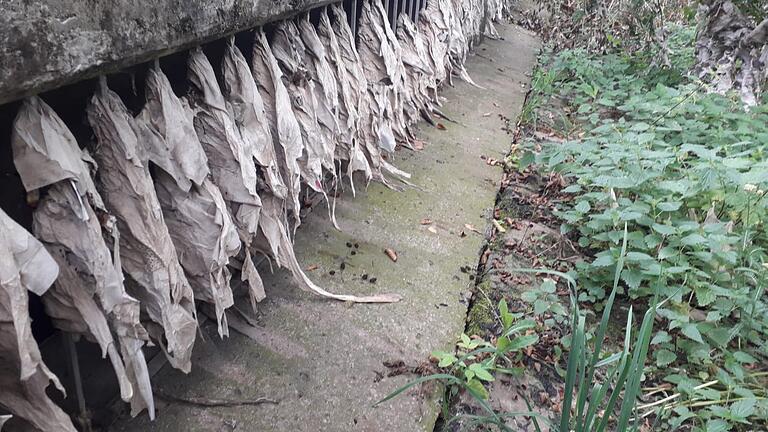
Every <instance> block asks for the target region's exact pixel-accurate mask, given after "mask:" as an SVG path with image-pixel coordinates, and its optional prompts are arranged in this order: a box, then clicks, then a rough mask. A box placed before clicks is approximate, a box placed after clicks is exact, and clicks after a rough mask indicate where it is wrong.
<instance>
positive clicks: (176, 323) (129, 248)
mask: <svg viewBox="0 0 768 432" xmlns="http://www.w3.org/2000/svg"><path fill="white" fill-rule="evenodd" d="M87 113H88V120H89V122H90V124H91V127H92V128H93V131H94V134H95V135H96V139H97V143H98V148H97V151H96V154H95V158H96V160H97V162H98V163H99V167H100V169H99V173H100V175H99V190H100V192H101V194H102V196H103V197H104V201H105V204H106V207H107V209H108V210H109V211H110V212H111V213H112V214H114V215H115V217H116V218H117V225H118V228H119V229H120V235H121V246H122V248H121V250H120V257H121V263H122V267H123V270H124V271H125V272H126V273H128V274H129V275H130V276H131V279H132V283H131V284H128V286H127V288H128V290H129V292H130V293H131V294H132V295H134V296H135V297H136V298H137V299H139V301H140V302H141V306H142V309H143V310H145V311H146V312H147V315H148V317H149V319H150V320H151V322H148V323H147V329H148V330H149V332H150V335H152V337H153V338H154V340H155V341H156V342H157V343H158V344H159V345H160V346H161V348H162V349H163V351H164V352H165V353H166V356H167V357H168V361H169V362H170V363H171V365H172V366H173V367H175V368H177V369H180V370H182V371H183V372H185V373H186V372H189V370H190V367H191V361H190V359H191V355H192V347H193V345H194V342H195V334H196V330H197V318H196V314H195V308H194V306H195V305H194V295H193V293H192V288H191V287H190V286H189V282H188V281H187V278H186V276H185V275H184V270H183V269H182V267H181V265H180V264H179V260H178V258H177V256H176V249H175V247H174V245H173V241H172V240H171V236H170V234H169V233H168V228H167V226H166V225H165V220H164V218H163V213H162V209H161V207H160V203H159V202H158V199H157V194H156V193H155V189H154V185H153V183H152V179H151V177H150V175H149V169H148V165H147V160H146V155H145V152H146V149H145V146H144V143H143V142H140V140H141V139H142V136H143V135H144V132H142V130H141V126H140V125H139V124H138V123H137V122H136V121H135V119H134V118H133V117H132V116H131V115H130V113H129V112H128V110H127V109H126V107H125V105H123V102H122V101H121V100H120V98H119V96H118V95H117V94H115V93H114V92H112V91H111V90H110V89H109V88H108V87H107V84H106V79H104V78H102V79H101V85H100V88H99V89H98V90H97V92H96V94H95V95H94V96H93V97H92V98H91V103H90V104H89V105H88V108H87Z"/></svg>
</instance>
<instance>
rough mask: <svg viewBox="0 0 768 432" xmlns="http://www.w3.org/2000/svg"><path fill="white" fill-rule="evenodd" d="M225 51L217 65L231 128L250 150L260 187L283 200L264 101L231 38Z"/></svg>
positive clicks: (246, 64) (280, 179)
mask: <svg viewBox="0 0 768 432" xmlns="http://www.w3.org/2000/svg"><path fill="white" fill-rule="evenodd" d="M226 50H227V51H226V53H225V55H224V58H223V59H222V63H221V68H222V75H223V78H224V88H223V90H224V97H225V99H226V100H227V102H228V103H229V108H230V109H231V110H232V116H233V117H234V120H235V124H236V125H237V127H238V130H239V131H240V136H241V137H242V139H243V141H244V142H245V145H246V146H248V147H249V148H250V150H249V153H251V154H252V155H253V157H254V158H255V159H256V163H257V164H258V166H259V168H260V170H261V172H262V174H263V175H262V177H263V179H264V185H265V186H266V187H267V189H268V190H269V192H270V193H272V194H273V195H275V196H277V197H279V198H282V199H287V198H288V188H287V187H286V185H285V183H284V182H283V178H282V175H281V174H280V168H279V164H278V159H277V151H276V150H275V146H274V142H273V139H272V131H271V130H270V128H269V118H268V117H267V113H266V111H265V108H264V100H263V99H262V97H261V94H260V93H259V89H258V86H257V84H256V82H255V81H254V79H253V74H252V72H251V69H250V66H249V65H248V62H247V61H246V59H245V56H243V53H241V52H240V50H239V49H238V48H237V47H236V46H235V45H234V38H231V39H230V40H229V43H228V44H227V48H226Z"/></svg>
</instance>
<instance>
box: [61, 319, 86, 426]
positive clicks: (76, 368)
mask: <svg viewBox="0 0 768 432" xmlns="http://www.w3.org/2000/svg"><path fill="white" fill-rule="evenodd" d="M64 341H65V342H64V343H65V344H66V346H67V351H69V367H70V368H71V369H72V381H74V384H75V395H77V408H78V409H79V410H80V416H81V419H82V420H87V419H88V409H87V408H86V406H85V394H84V393H83V379H82V376H81V375H80V361H79V359H78V357H77V347H76V346H75V339H74V338H72V335H71V334H69V333H65V334H64Z"/></svg>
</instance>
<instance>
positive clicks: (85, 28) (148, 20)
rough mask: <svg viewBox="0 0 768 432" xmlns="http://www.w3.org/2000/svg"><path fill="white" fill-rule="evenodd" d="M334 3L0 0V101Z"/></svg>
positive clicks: (291, 0) (292, 0)
mask: <svg viewBox="0 0 768 432" xmlns="http://www.w3.org/2000/svg"><path fill="white" fill-rule="evenodd" d="M332 2H333V0H152V1H136V0H35V1H29V0H0V104H2V103H6V102H10V101H13V100H16V99H20V98H22V97H25V96H28V95H30V94H35V93H39V92H41V91H45V90H50V89H52V88H55V87H59V86H62V85H65V84H69V83H73V82H75V81H79V80H82V79H85V78H90V77H93V76H96V75H98V74H101V73H104V72H114V71H116V70H119V69H122V68H125V67H127V66H131V65H134V64H137V63H141V62H144V61H147V60H150V59H152V58H155V57H158V56H162V55H165V54H169V53H172V52H176V51H180V50H183V49H185V48H188V47H190V46H193V45H197V44H200V43H203V42H207V41H210V40H213V39H218V38H221V37H223V36H226V35H228V34H232V33H236V32H238V31H241V30H244V29H248V28H252V27H256V26H258V25H260V24H264V23H266V22H269V21H274V20H277V19H281V18H285V17H287V16H290V15H294V14H296V13H299V12H302V11H305V10H308V9H311V8H314V7H318V6H322V5H325V4H328V3H332Z"/></svg>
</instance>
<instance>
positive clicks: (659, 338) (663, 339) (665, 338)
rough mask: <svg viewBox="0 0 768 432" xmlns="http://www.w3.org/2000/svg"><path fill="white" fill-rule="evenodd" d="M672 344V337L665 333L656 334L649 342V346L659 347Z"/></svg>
mask: <svg viewBox="0 0 768 432" xmlns="http://www.w3.org/2000/svg"><path fill="white" fill-rule="evenodd" d="M668 342H672V336H670V335H669V333H667V332H665V331H660V332H657V333H656V334H655V335H654V336H653V339H652V340H651V345H659V344H663V343H668Z"/></svg>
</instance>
